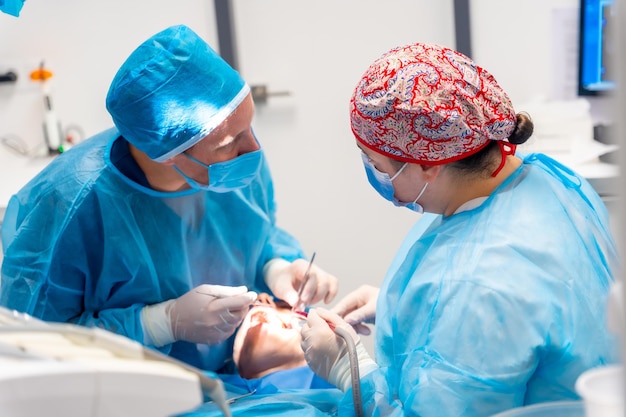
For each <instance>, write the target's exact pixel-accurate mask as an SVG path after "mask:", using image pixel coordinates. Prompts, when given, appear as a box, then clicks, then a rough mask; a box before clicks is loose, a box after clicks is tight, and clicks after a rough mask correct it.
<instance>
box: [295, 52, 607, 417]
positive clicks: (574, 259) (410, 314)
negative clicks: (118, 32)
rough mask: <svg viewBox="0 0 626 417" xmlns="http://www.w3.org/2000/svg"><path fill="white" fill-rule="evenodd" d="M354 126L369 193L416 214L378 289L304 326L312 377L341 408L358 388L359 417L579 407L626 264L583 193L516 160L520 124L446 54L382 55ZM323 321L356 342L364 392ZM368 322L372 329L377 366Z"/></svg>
mask: <svg viewBox="0 0 626 417" xmlns="http://www.w3.org/2000/svg"><path fill="white" fill-rule="evenodd" d="M350 122H351V127H352V132H353V133H354V136H355V138H356V144H357V146H358V147H359V148H360V153H361V157H362V159H363V163H364V165H365V171H366V173H367V178H368V180H369V182H370V184H371V185H372V187H373V188H374V189H375V190H376V191H378V193H379V194H380V195H381V196H382V197H383V198H385V199H386V200H389V201H392V202H393V203H394V204H395V205H397V206H403V207H408V208H409V209H412V210H414V211H417V212H422V211H424V212H425V214H423V215H422V216H421V217H420V219H419V221H418V222H417V224H416V225H415V227H414V228H413V229H412V230H411V231H410V232H409V234H408V236H407V238H406V240H405V242H404V243H403V245H402V246H401V248H400V250H399V252H398V254H397V256H396V258H395V259H394V261H393V263H392V265H391V266H390V268H389V269H388V274H387V276H386V277H385V279H384V281H383V284H382V287H381V288H380V289H378V288H375V287H372V286H368V285H365V286H362V287H360V288H358V289H357V290H355V291H354V292H353V293H351V294H349V295H348V296H346V297H345V298H344V299H343V300H341V301H340V302H339V303H337V304H336V306H335V307H334V308H333V309H332V310H331V311H329V310H325V309H321V308H317V309H313V310H311V311H310V312H309V315H308V321H307V323H306V324H305V325H304V326H303V328H302V348H303V349H304V351H305V357H306V359H307V362H308V364H309V366H310V367H311V368H312V369H313V370H314V371H315V372H316V373H317V374H318V375H319V376H321V377H323V378H325V379H326V380H327V381H328V382H330V383H332V384H333V385H336V386H338V387H340V388H342V389H343V390H344V391H346V393H347V394H346V396H345V400H344V402H343V404H342V407H346V408H347V409H348V410H349V409H350V408H351V407H352V404H353V394H354V389H355V388H359V389H360V393H361V400H362V401H361V402H359V401H354V403H355V404H362V407H363V411H364V415H367V416H370V415H415V416H422V417H431V416H437V417H441V416H459V417H460V416H464V417H465V416H491V415H493V414H496V413H499V412H502V411H504V410H507V409H511V408H515V407H520V406H525V405H529V404H535V403H541V402H548V401H560V400H573V399H577V398H578V396H577V394H576V392H575V390H574V384H575V381H576V378H577V377H578V376H579V375H580V374H581V373H582V372H583V371H585V370H587V369H589V368H592V367H595V366H599V365H604V364H607V363H611V362H614V361H616V360H617V359H618V355H617V353H618V352H619V345H618V343H616V340H615V339H614V337H613V336H612V335H611V334H609V333H608V331H607V327H606V320H605V310H606V308H605V303H606V300H607V292H608V289H609V286H610V284H611V282H612V281H613V280H614V276H615V274H616V272H617V264H618V263H619V261H618V256H617V251H616V247H615V244H614V240H613V237H612V236H611V234H610V231H609V230H610V229H609V224H608V215H607V210H606V208H605V206H604V205H603V203H602V201H601V199H600V197H599V196H598V195H597V194H596V192H595V191H594V190H593V188H592V187H591V186H590V185H589V183H588V182H587V181H586V180H585V179H584V178H582V177H581V176H580V175H578V174H577V173H575V172H574V171H573V170H572V169H570V168H568V167H566V166H563V165H562V164H560V163H559V162H557V161H555V160H554V159H552V158H550V157H548V156H546V155H542V154H520V153H518V152H516V145H517V144H521V143H524V142H525V141H526V140H527V139H528V138H529V136H530V135H531V133H532V122H531V120H530V118H529V116H528V115H526V114H524V113H517V114H516V112H515V110H514V108H513V105H512V103H511V100H510V99H509V97H508V96H507V94H506V92H505V91H504V90H503V89H502V88H501V87H500V86H499V85H498V83H497V82H496V80H495V79H494V77H493V76H492V75H491V74H489V73H488V72H487V71H486V70H485V69H483V68H481V67H479V66H478V65H476V63H474V62H473V61H472V60H471V59H469V58H468V57H466V56H464V55H462V54H460V53H458V52H456V51H454V50H451V49H449V48H446V47H442V46H438V45H429V44H422V43H417V44H412V45H407V46H403V47H399V48H395V49H392V50H390V51H389V52H387V53H385V54H384V55H382V56H381V57H380V58H379V59H377V60H376V61H375V62H374V63H373V64H372V65H371V66H370V67H369V68H368V69H367V71H366V72H365V74H364V75H363V77H362V78H361V79H360V81H359V82H358V84H357V86H356V88H355V90H354V94H353V96H352V99H351V100H350ZM378 221H379V222H381V221H382V222H384V221H385V220H384V219H378ZM328 322H330V323H331V324H332V325H333V326H334V327H335V328H344V329H345V330H346V331H348V332H350V333H351V335H352V337H353V339H354V341H355V342H356V346H357V352H358V357H359V370H360V381H356V382H355V381H351V378H350V375H351V374H350V366H349V362H350V360H349V358H348V355H347V353H346V348H345V347H344V345H343V344H342V343H341V339H339V338H337V337H336V335H335V333H334V332H332V330H331V329H330V327H329V325H328V324H327V323H328ZM364 323H375V326H376V352H375V353H376V354H375V358H376V360H375V361H374V360H373V359H372V358H371V357H370V355H369V354H368V352H367V351H366V350H365V349H364V348H363V346H362V345H361V342H360V341H359V337H358V332H359V333H366V331H367V330H369V329H368V328H367V326H366V325H364ZM357 383H358V384H359V386H358V387H357V385H356V384H357ZM340 414H341V413H340Z"/></svg>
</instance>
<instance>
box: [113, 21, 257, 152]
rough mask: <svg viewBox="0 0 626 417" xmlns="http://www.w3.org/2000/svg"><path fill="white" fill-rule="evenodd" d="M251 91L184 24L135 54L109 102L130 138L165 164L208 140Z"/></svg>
mask: <svg viewBox="0 0 626 417" xmlns="http://www.w3.org/2000/svg"><path fill="white" fill-rule="evenodd" d="M249 91H250V88H249V87H248V85H247V84H246V83H245V81H244V80H243V79H242V78H241V77H240V75H239V74H238V73H237V71H235V70H234V69H233V68H232V67H231V66H230V65H228V63H226V61H224V60H223V59H222V58H221V57H220V56H219V55H218V54H217V52H215V51H214V50H213V49H211V47H210V46H209V45H208V44H207V43H206V42H205V41H203V40H202V39H201V38H200V37H199V36H198V35H197V34H196V33H195V32H194V31H192V30H191V29H190V28H188V27H187V26H184V25H178V26H172V27H169V28H167V29H165V30H163V31H161V32H159V33H157V34H156V35H154V36H152V37H151V38H150V39H148V40H147V41H145V42H144V43H142V44H141V45H140V46H139V47H138V48H137V49H135V51H134V52H133V53H131V55H130V56H129V57H128V59H126V61H125V62H124V64H122V67H121V68H120V69H119V70H118V72H117V74H116V75H115V78H114V79H113V82H112V83H111V86H110V87H109V92H108V94H107V98H106V106H107V110H108V111H109V113H110V114H111V116H112V117H113V122H114V123H115V126H116V127H117V128H118V130H119V131H120V133H121V134H122V136H124V138H126V140H128V141H129V142H130V143H132V144H133V145H134V146H136V147H137V148H138V149H139V150H141V151H143V152H145V153H146V154H147V155H148V157H150V158H151V159H153V160H155V161H158V162H163V161H165V160H167V159H168V158H170V157H172V156H174V155H177V154H179V153H181V152H183V151H185V150H186V149H188V148H190V147H191V146H193V145H195V144H196V143H197V142H199V141H200V140H202V139H203V138H204V137H205V136H206V135H208V134H209V133H210V132H211V131H212V130H213V129H215V127H217V126H218V125H219V124H220V123H222V122H223V121H224V120H225V119H226V118H227V117H228V116H229V115H230V114H231V113H232V112H233V111H234V110H235V109H236V108H237V106H239V104H240V103H241V102H242V101H243V99H244V98H245V97H246V96H247V95H248V93H249Z"/></svg>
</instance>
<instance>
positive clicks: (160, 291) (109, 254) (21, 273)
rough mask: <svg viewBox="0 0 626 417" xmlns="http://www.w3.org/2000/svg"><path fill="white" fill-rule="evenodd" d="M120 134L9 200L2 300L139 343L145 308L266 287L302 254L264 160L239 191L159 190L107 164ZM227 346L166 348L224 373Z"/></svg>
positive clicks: (63, 161)
mask: <svg viewBox="0 0 626 417" xmlns="http://www.w3.org/2000/svg"><path fill="white" fill-rule="evenodd" d="M118 136H119V133H118V131H117V130H116V129H111V130H108V131H105V132H103V133H101V134H99V135H97V136H95V137H94V138H92V139H90V140H88V141H86V142H84V143H82V144H80V145H78V146H76V147H74V148H73V149H71V150H69V151H68V152H66V153H64V154H62V155H60V156H59V157H58V158H57V159H56V160H54V161H52V162H51V163H50V165H49V166H48V167H46V168H45V169H44V170H43V172H42V173H40V174H39V175H37V176H36V177H35V178H34V179H33V180H32V181H30V182H29V183H28V184H27V185H26V186H25V187H24V188H23V189H22V190H21V191H20V192H19V193H17V194H16V195H15V196H13V197H12V199H11V201H10V203H9V205H8V208H7V211H6V214H5V217H4V224H3V227H2V243H3V248H4V251H5V255H4V263H3V265H2V286H1V292H0V304H1V305H3V306H5V307H7V308H10V309H16V310H19V311H23V312H26V313H29V314H31V315H33V316H35V317H39V318H42V319H44V320H49V321H61V322H65V321H69V322H72V323H76V324H82V325H88V326H99V327H103V328H105V329H107V330H111V331H113V332H116V333H119V334H122V335H125V336H127V337H129V338H131V339H134V340H137V341H139V342H143V340H144V336H143V332H142V326H141V322H140V317H139V312H140V310H141V308H142V307H143V306H145V305H149V304H154V303H159V302H162V301H165V300H168V299H172V298H176V297H179V296H181V295H182V294H184V293H186V292H187V291H189V290H190V289H192V288H194V287H195V286H197V285H200V284H203V283H208V284H220V285H233V286H238V285H246V286H248V287H249V288H250V289H254V290H257V291H264V292H269V289H268V288H267V287H266V285H265V283H264V281H263V275H262V269H263V266H264V265H265V263H266V262H267V261H269V260H270V259H272V258H276V257H281V258H284V259H286V260H288V261H292V260H294V259H297V258H300V257H304V256H303V253H302V250H301V248H300V246H299V244H298V242H297V241H296V240H295V239H294V238H293V237H292V236H291V235H289V234H288V233H286V232H285V231H283V230H282V229H280V228H278V227H277V225H276V223H275V209H276V207H275V202H274V195H273V193H274V191H273V190H274V189H273V184H272V179H271V175H270V171H269V168H268V166H267V163H266V160H265V158H264V159H263V162H262V166H261V171H260V174H259V176H258V177H257V178H256V179H255V180H254V181H253V182H252V183H251V184H250V185H249V186H247V187H244V188H242V189H240V190H236V191H233V192H228V193H214V192H205V191H199V192H198V191H194V190H186V191H181V192H177V193H163V192H158V191H154V190H152V189H149V188H146V187H143V186H141V185H138V184H137V183H135V182H133V181H131V180H129V179H128V178H126V177H125V176H123V175H122V174H121V173H120V172H119V171H118V170H117V169H116V168H115V166H114V165H113V164H112V163H111V161H110V158H109V153H110V148H111V144H112V142H113V141H114V140H115V139H116V138H117V137H118ZM231 344H232V338H231V339H229V340H228V341H226V342H224V343H222V344H219V345H214V346H206V345H195V344H190V343H187V342H176V343H174V344H173V345H167V346H165V347H164V348H163V350H164V351H165V352H166V353H170V354H171V355H172V356H175V357H179V358H181V359H183V360H185V361H187V362H189V363H191V364H193V365H196V366H199V367H201V368H204V369H209V370H217V369H220V368H221V367H222V366H223V365H224V364H225V363H227V362H228V361H229V359H230V354H231V352H230V348H231Z"/></svg>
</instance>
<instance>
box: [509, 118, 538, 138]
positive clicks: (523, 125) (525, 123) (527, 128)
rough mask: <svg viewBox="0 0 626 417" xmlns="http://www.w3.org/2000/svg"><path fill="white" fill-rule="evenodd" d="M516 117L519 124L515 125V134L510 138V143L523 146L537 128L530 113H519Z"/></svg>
mask: <svg viewBox="0 0 626 417" xmlns="http://www.w3.org/2000/svg"><path fill="white" fill-rule="evenodd" d="M516 117H517V123H516V124H515V130H514V131H513V134H511V136H509V143H512V144H513V145H521V144H522V143H524V142H526V141H527V140H528V138H530V137H531V136H532V134H533V130H534V128H535V126H534V124H533V121H532V120H531V118H530V115H529V114H528V113H525V112H521V113H517V115H516Z"/></svg>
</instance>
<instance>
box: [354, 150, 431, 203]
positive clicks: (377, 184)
mask: <svg viewBox="0 0 626 417" xmlns="http://www.w3.org/2000/svg"><path fill="white" fill-rule="evenodd" d="M361 158H362V159H363V165H365V172H366V173H367V180H368V181H369V183H370V185H371V186H372V187H374V189H375V190H376V191H378V194H380V195H381V197H383V198H384V199H385V200H387V201H391V202H392V203H393V205H394V206H396V207H406V208H408V209H409V210H413V211H415V212H417V213H423V212H424V208H423V207H422V206H421V205H420V204H418V203H417V200H419V199H420V197H421V196H422V194H424V191H426V187H428V183H426V184H424V187H423V188H422V191H420V193H419V194H418V196H417V198H416V199H415V200H414V201H412V202H410V203H404V202H402V201H400V200H398V199H397V198H396V196H395V191H394V189H393V180H395V179H396V178H398V176H399V175H400V174H401V173H402V171H404V169H405V168H406V166H407V165H408V163H405V164H404V165H402V168H400V169H399V170H398V172H396V173H395V174H394V176H393V177H390V176H389V174H386V173H384V172H380V171H379V170H377V169H376V167H375V166H374V164H372V161H371V160H370V158H369V157H368V156H367V155H366V154H365V152H361Z"/></svg>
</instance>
